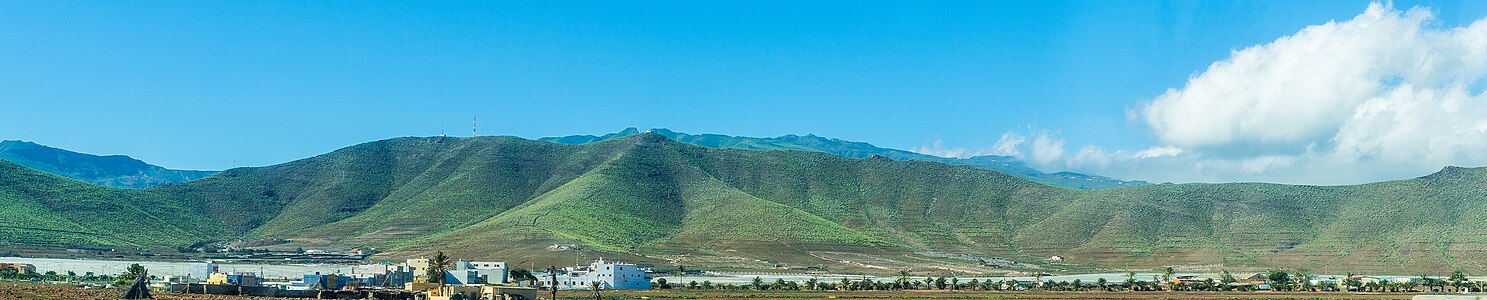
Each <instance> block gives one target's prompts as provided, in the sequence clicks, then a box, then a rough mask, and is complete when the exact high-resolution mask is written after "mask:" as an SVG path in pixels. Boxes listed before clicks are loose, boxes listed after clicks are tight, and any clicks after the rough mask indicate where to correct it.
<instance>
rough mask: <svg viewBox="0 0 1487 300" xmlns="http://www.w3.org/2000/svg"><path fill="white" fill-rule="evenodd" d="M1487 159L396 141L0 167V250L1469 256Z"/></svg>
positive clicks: (802, 259)
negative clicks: (926, 153)
mask: <svg viewBox="0 0 1487 300" xmlns="http://www.w3.org/2000/svg"><path fill="white" fill-rule="evenodd" d="M1484 216H1487V169H1482V168H1458V167H1449V168H1445V169H1443V170H1441V171H1440V172H1437V173H1434V174H1431V175H1429V176H1424V177H1420V178H1414V179H1407V180H1397V181H1389V182H1380V183H1371V184H1362V185H1350V186H1303V185H1281V184H1260V183H1226V184H1158V185H1145V186H1136V187H1122V188H1109V189H1098V190H1077V189H1068V188H1061V187H1055V186H1051V185H1047V184H1042V183H1038V182H1034V181H1030V180H1027V179H1023V178H1020V177H1016V176H1010V175H1007V174H1003V173H1000V172H995V171H991V170H986V169H981V168H974V167H969V166H963V165H953V164H946V163H940V162H931V161H916V160H894V159H890V158H888V157H885V156H871V157H868V158H851V157H844V156H839V155H833V154H829V153H823V152H820V151H778V150H765V151H760V150H743V149H734V148H730V147H701V146H697V145H694V144H689V143H682V142H678V141H675V140H673V139H671V138H668V137H666V136H664V135H662V134H661V133H656V132H650V133H638V134H630V135H627V136H623V137H613V138H608V139H598V140H592V141H585V142H581V143H570V144H564V143H552V142H544V141H535V140H526V139H521V138H515V137H479V138H450V137H408V138H394V139H388V140H381V141H374V142H368V143H364V144H359V145H355V146H351V147H347V148H343V149H339V150H336V151H333V152H330V153H326V154H323V155H318V156H315V157H310V158H306V159H301V160H296V161H292V162H288V163H284V164H278V165H272V166H265V167H249V168H234V169H230V170H226V171H222V172H220V173H217V174H214V175H211V176H208V177H206V178H202V179H199V180H194V181H189V182H183V183H176V184H168V185H162V186H158V187H153V188H147V189H117V188H109V187H102V186H97V185H93V184H88V183H85V182H81V181H77V180H72V179H67V178H63V177H60V176H57V175H52V174H48V173H46V172H42V171H38V170H34V169H31V168H27V167H25V166H22V165H18V164H14V163H8V162H0V248H3V247H33V246H57V245H73V246H75V245H98V246H128V247H139V248H145V249H170V248H172V247H176V246H181V245H188V244H191V243H195V242H200V241H218V240H236V239H267V238H276V239H278V238H282V239H289V240H292V241H293V243H291V244H288V245H285V246H286V247H306V248H314V247H350V246H371V247H377V248H380V249H383V250H385V251H386V252H383V254H380V255H379V257H381V258H388V259H399V258H404V257H408V256H416V255H428V254H429V253H432V252H434V251H444V252H446V253H450V254H452V255H454V256H456V257H461V258H469V259H501V260H506V261H511V262H513V263H514V264H518V265H520V264H522V263H525V264H533V265H536V264H540V265H543V266H545V265H547V264H559V265H561V264H567V263H572V262H573V261H574V258H575V253H570V252H564V251H548V249H547V246H549V245H553V244H577V245H581V246H582V247H583V248H585V249H586V250H584V251H585V252H582V253H584V254H583V255H585V256H588V257H593V256H602V257H606V258H620V259H625V260H630V261H637V262H652V263H668V262H677V261H682V262H685V263H688V264H694V265H701V266H704V267H706V266H737V265H751V264H757V262H771V263H773V264H779V265H788V266H823V267H826V268H829V269H834V270H843V269H852V268H858V269H873V268H877V269H878V270H877V271H878V272H884V273H889V272H893V271H895V270H893V269H891V268H887V267H881V265H883V264H880V263H879V262H881V261H892V260H897V261H918V262H920V263H919V265H920V266H921V267H923V266H938V265H943V264H946V262H945V260H933V259H932V258H933V257H943V256H946V255H969V256H976V257H998V258H1005V259H1008V260H1017V261H1038V260H1040V259H1042V258H1047V257H1050V256H1060V257H1061V258H1063V259H1064V262H1061V263H1060V264H1071V265H1080V266H1092V267H1098V268H1103V269H1132V268H1134V269H1143V268H1154V267H1160V266H1172V265H1178V266H1222V267H1249V268H1286V269H1302V270H1309V271H1310V272H1314V273H1316V272H1370V273H1392V274H1419V273H1420V272H1437V273H1439V272H1449V271H1452V270H1458V269H1459V270H1465V271H1467V272H1481V271H1487V265H1484V263H1483V261H1484V258H1487V218H1484Z"/></svg>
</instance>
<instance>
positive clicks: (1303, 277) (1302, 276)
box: [1291, 271, 1312, 290]
mask: <svg viewBox="0 0 1487 300" xmlns="http://www.w3.org/2000/svg"><path fill="white" fill-rule="evenodd" d="M1311 279H1312V275H1311V274H1307V273H1306V271H1296V273H1293V274H1291V280H1292V281H1295V282H1296V285H1295V287H1297V288H1298V289H1300V290H1309V289H1311Z"/></svg>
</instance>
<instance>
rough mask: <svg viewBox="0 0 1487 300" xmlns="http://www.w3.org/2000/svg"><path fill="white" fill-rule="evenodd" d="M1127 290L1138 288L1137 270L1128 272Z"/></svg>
mask: <svg viewBox="0 0 1487 300" xmlns="http://www.w3.org/2000/svg"><path fill="white" fill-rule="evenodd" d="M1126 290H1128V291H1135V290H1136V272H1126Z"/></svg>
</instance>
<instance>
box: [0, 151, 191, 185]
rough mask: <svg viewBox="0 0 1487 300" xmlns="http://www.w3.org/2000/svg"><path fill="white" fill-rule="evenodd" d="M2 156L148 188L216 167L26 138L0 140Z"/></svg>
mask: <svg viewBox="0 0 1487 300" xmlns="http://www.w3.org/2000/svg"><path fill="white" fill-rule="evenodd" d="M0 160H7V161H10V162H13V163H16V164H20V165H22V166H26V167H29V168H32V169H37V170H42V171H46V172H48V173H52V174H57V175H62V176H65V177H68V178H72V179H77V180H82V181H87V182H92V183H96V184H100V185H104V186H110V187H117V188H147V187H153V186H157V185H162V184H170V183H176V182H186V181H191V180H196V179H199V178H202V177H207V175H212V173H216V172H214V171H190V170H171V169H166V168H162V167H160V166H155V165H151V164H147V163H145V162H143V161H140V160H138V159H134V158H131V157H128V156H123V155H108V156H99V155H91V154H83V153H77V152H72V151H67V150H63V149H57V148H52V147H47V146H42V145H39V144H36V143H32V142H25V141H13V140H7V141H0Z"/></svg>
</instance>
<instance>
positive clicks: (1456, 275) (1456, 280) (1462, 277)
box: [1450, 270, 1466, 291]
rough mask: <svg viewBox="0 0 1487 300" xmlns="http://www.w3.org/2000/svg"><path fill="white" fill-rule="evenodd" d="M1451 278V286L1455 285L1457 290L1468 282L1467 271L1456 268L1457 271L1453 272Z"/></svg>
mask: <svg viewBox="0 0 1487 300" xmlns="http://www.w3.org/2000/svg"><path fill="white" fill-rule="evenodd" d="M1450 280H1451V286H1452V287H1455V288H1456V290H1457V291H1460V290H1461V288H1462V287H1464V286H1465V285H1463V284H1462V283H1463V282H1466V273H1463V272H1461V270H1456V272H1453V273H1451V278H1450Z"/></svg>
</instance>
